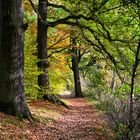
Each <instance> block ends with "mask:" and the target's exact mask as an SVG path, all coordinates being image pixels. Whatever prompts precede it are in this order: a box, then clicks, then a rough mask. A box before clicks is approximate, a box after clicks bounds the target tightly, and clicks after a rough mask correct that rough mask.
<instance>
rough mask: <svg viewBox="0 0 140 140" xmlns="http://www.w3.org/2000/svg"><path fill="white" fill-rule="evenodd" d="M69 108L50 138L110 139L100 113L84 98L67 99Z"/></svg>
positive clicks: (78, 139) (67, 139)
mask: <svg viewBox="0 0 140 140" xmlns="http://www.w3.org/2000/svg"><path fill="white" fill-rule="evenodd" d="M67 101H68V102H69V107H70V109H69V110H67V111H66V112H65V113H64V114H63V116H62V117H60V118H59V119H58V120H57V123H54V124H53V125H52V127H53V128H55V131H54V133H53V138H50V140H111V138H110V136H108V135H107V130H106V128H105V127H106V124H105V122H104V121H103V118H102V116H103V115H101V113H99V112H97V110H96V109H95V108H94V107H93V106H92V105H91V104H90V103H89V102H88V101H87V99H84V98H71V99H67Z"/></svg>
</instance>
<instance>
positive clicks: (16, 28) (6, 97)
mask: <svg viewBox="0 0 140 140" xmlns="http://www.w3.org/2000/svg"><path fill="white" fill-rule="evenodd" d="M1 2H2V7H1V8H2V9H1V14H2V15H1V16H2V22H3V24H2V31H1V32H0V35H2V37H1V41H0V42H1V44H0V64H1V66H0V110H1V111H4V112H6V113H8V114H12V115H18V116H20V117H25V118H28V119H30V118H31V113H30V111H29V109H28V107H27V104H26V101H25V95H24V73H23V71H24V68H23V67H24V62H23V61H24V58H23V52H24V50H23V30H24V29H23V28H22V27H23V17H22V0H1ZM1 2H0V3H1ZM0 23H1V21H0Z"/></svg>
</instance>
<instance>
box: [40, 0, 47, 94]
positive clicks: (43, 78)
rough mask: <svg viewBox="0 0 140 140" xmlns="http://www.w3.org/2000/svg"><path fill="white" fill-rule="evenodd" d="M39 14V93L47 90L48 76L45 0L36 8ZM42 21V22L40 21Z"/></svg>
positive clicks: (41, 0)
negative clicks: (40, 72)
mask: <svg viewBox="0 0 140 140" xmlns="http://www.w3.org/2000/svg"><path fill="white" fill-rule="evenodd" d="M38 11H39V14H40V16H41V19H40V18H39V17H38V37H37V41H38V45H37V50H38V59H39V62H38V63H37V65H38V69H39V70H40V71H42V72H43V73H42V74H40V75H38V85H39V87H40V88H41V92H44V90H45V91H46V89H47V88H49V76H48V67H49V63H48V59H47V28H46V24H43V23H44V22H46V18H47V0H39V7H38ZM41 20H43V22H42V21H41Z"/></svg>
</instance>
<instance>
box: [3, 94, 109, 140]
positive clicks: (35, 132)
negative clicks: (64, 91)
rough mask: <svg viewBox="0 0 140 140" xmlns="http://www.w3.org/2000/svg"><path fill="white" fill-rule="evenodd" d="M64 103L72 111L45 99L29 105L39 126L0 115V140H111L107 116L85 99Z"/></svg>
mask: <svg viewBox="0 0 140 140" xmlns="http://www.w3.org/2000/svg"><path fill="white" fill-rule="evenodd" d="M63 100H64V101H65V102H66V103H67V104H68V106H69V108H70V109H67V108H64V107H62V106H58V105H54V104H52V103H50V102H48V101H44V100H37V101H32V102H30V103H29V107H30V110H31V112H32V114H33V115H34V116H35V117H36V118H38V119H39V122H37V123H31V122H29V121H28V120H24V121H23V122H21V121H19V120H17V119H16V117H13V116H10V115H6V114H4V113H2V112H0V140H7V139H9V140H111V136H109V135H110V134H111V133H110V131H109V129H108V127H107V124H106V122H105V116H104V115H103V113H102V112H101V111H99V110H97V109H96V108H95V106H93V105H92V104H91V103H90V102H89V101H88V100H87V99H86V98H73V97H72V96H65V99H63Z"/></svg>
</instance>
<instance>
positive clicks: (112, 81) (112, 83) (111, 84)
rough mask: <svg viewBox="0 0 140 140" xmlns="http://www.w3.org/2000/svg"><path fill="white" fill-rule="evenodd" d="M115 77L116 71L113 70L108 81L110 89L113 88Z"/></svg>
mask: <svg viewBox="0 0 140 140" xmlns="http://www.w3.org/2000/svg"><path fill="white" fill-rule="evenodd" d="M115 79H116V73H115V70H113V71H112V79H111V83H110V88H111V89H112V90H114V89H115V82H116V81H115Z"/></svg>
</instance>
